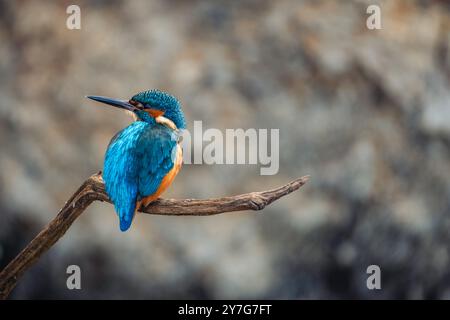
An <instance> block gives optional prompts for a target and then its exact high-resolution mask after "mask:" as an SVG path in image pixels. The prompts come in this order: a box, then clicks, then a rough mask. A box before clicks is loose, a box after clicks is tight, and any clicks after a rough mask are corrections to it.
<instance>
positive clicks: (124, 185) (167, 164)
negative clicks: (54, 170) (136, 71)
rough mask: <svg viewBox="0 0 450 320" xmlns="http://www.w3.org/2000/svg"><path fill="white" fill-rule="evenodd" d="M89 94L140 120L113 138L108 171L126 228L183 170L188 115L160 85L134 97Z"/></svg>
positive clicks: (123, 228) (110, 191) (105, 170)
mask: <svg viewBox="0 0 450 320" xmlns="http://www.w3.org/2000/svg"><path fill="white" fill-rule="evenodd" d="M86 97H87V98H89V99H91V100H94V101H97V102H101V103H103V104H107V105H110V106H113V107H117V108H120V109H123V110H126V111H127V112H128V113H131V115H132V116H133V119H134V121H133V122H132V123H131V124H130V125H129V126H127V127H126V128H124V129H122V130H121V131H119V132H118V133H117V134H116V135H115V136H114V137H113V138H112V139H111V142H110V143H109V145H108V147H107V149H106V153H105V158H104V164H103V173H102V177H103V180H104V183H105V190H106V193H107V194H108V196H109V198H110V199H111V201H112V202H113V204H114V208H115V211H116V213H117V215H118V217H119V226H120V230H121V231H123V232H124V231H127V230H128V229H129V228H130V226H131V224H132V221H133V219H134V216H135V214H136V211H137V210H139V208H141V206H147V205H148V204H150V203H152V202H153V201H155V200H156V199H158V197H159V196H160V195H161V194H162V193H163V192H164V191H166V190H167V188H168V187H169V186H170V185H171V184H172V182H173V181H174V179H175V177H176V176H177V174H178V172H179V171H180V169H181V166H182V162H183V160H182V159H183V149H182V147H181V140H182V135H181V131H182V130H183V129H185V128H186V121H185V116H184V113H183V110H182V106H181V104H180V102H179V101H178V99H177V98H175V97H174V96H172V95H170V94H168V93H166V92H164V91H161V90H157V89H152V90H147V91H143V92H139V93H137V94H135V95H134V96H132V97H131V99H129V100H119V99H113V98H108V97H103V96H91V95H90V96H86Z"/></svg>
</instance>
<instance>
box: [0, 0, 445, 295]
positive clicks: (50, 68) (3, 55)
mask: <svg viewBox="0 0 450 320" xmlns="http://www.w3.org/2000/svg"><path fill="white" fill-rule="evenodd" d="M70 4H78V5H79V6H80V7H81V23H82V24H81V27H82V28H81V30H68V29H67V28H66V18H67V16H68V15H67V14H66V7H67V6H68V5H70ZM370 4H379V5H380V6H381V9H382V27H383V29H382V30H368V29H367V28H366V19H367V17H368V15H367V14H366V8H367V6H368V5H370ZM0 17H1V24H0V26H1V27H0V43H1V45H0V97H1V99H0V145H1V154H0V266H1V267H3V266H4V265H6V263H7V262H8V261H10V260H11V259H12V258H13V257H14V256H15V255H16V254H17V253H18V252H19V251H20V250H21V249H22V248H23V247H24V246H25V245H26V243H28V241H30V240H31V239H32V238H33V237H34V236H35V235H36V234H37V232H39V231H40V230H41V229H42V228H43V227H44V225H45V224H46V223H48V222H49V221H50V220H51V219H52V218H53V217H54V216H55V215H56V213H57V212H58V210H59V208H61V207H62V206H63V204H64V203H65V201H66V200H67V199H68V198H69V197H70V195H71V194H72V192H74V191H75V190H76V188H77V187H78V186H79V185H80V184H81V183H82V182H83V181H84V180H85V179H86V178H87V177H88V176H90V175H91V174H93V173H95V172H97V171H98V170H100V169H101V167H102V162H103V154H104V151H105V149H106V146H107V144H108V142H109V139H110V138H111V137H112V136H113V135H114V134H115V133H116V132H117V131H118V130H120V129H121V128H123V127H124V126H126V125H127V124H128V123H129V122H130V119H129V118H128V117H127V116H126V115H124V114H122V113H120V112H118V111H117V110H113V109H112V108H106V107H102V106H99V105H96V104H94V103H92V102H89V101H87V100H86V99H85V98H84V96H85V95H87V94H97V95H106V96H112V97H118V98H129V97H131V95H133V94H134V93H136V92H139V91H141V90H145V89H150V88H159V89H162V90H166V91H168V92H170V93H172V94H174V95H175V96H177V97H178V98H179V99H180V100H181V102H182V104H183V107H184V111H185V113H186V116H187V121H188V123H189V127H191V126H192V123H193V121H194V120H202V121H203V123H204V127H207V128H208V127H209V128H220V129H224V128H280V172H279V174H278V175H275V176H260V175H259V167H258V166H244V165H240V166H230V165H216V166H208V165H186V166H185V167H184V168H183V170H182V171H181V173H180V175H179V176H178V178H177V180H176V181H175V184H174V185H173V187H172V188H171V189H170V190H169V191H168V192H167V194H166V195H165V196H166V197H176V198H184V197H195V198H206V197H214V196H223V195H231V194H236V193H241V192H247V191H252V190H261V189H266V188H270V187H274V186H277V185H279V184H283V183H285V182H288V181H289V180H291V179H293V178H295V177H299V176H301V175H306V174H310V175H311V176H312V178H311V181H310V182H309V183H308V185H307V186H305V187H304V189H302V190H300V191H299V192H297V193H294V194H292V195H290V196H288V197H286V198H283V199H282V200H280V201H279V202H277V203H274V204H273V205H272V206H270V207H268V208H267V209H265V210H264V211H263V213H261V214H259V213H250V214H247V213H245V214H239V213H236V214H227V215H222V216H214V217H190V218H188V217H186V218H183V217H161V216H148V215H138V216H137V218H136V220H135V222H134V225H133V227H132V228H131V230H130V231H129V232H127V233H121V232H120V231H119V229H118V222H117V218H116V215H115V214H114V210H113V207H112V206H111V205H109V204H104V203H96V204H94V205H92V206H91V207H90V208H88V210H87V211H86V212H85V213H84V214H83V215H82V216H81V217H80V218H79V219H78V220H77V221H76V222H75V224H74V225H73V227H72V228H71V229H70V230H69V231H68V233H67V234H66V235H65V236H64V237H63V238H62V239H61V240H60V241H59V242H58V243H57V244H56V245H55V246H54V247H53V248H52V249H51V250H50V251H49V252H48V253H47V254H46V255H45V256H44V257H43V258H42V259H41V260H40V261H39V262H38V263H37V264H36V265H35V266H34V267H33V268H32V269H31V270H30V271H29V272H28V273H27V274H26V275H25V276H24V278H23V279H22V280H21V281H20V282H19V285H18V286H17V288H16V289H15V291H14V292H13V294H12V296H11V298H16V299H17V298H58V299H61V298H64V299H65V298H67V299H79V298H106V299H109V298H137V299H143V298H163V299H165V298H255V299H257V298H276V299H278V298H283V299H285V298H301V299H304V298H370V299H376V298H413V299H420V298H439V299H449V298H450V251H449V250H450V170H449V169H450V90H449V88H450V86H449V84H450V6H449V2H448V1H412V0H403V1H402V0H399V1H375V0H373V1H338V0H335V1H331V0H330V1H317V0H315V1H312V0H311V1H300V0H298V1H287V0H280V1H256V0H255V1H206V0H205V1H200V0H199V1H162V0H160V1H143V0H142V1H137V0H134V1H100V0H99V1H89V2H88V1H0ZM70 264H77V265H79V266H80V267H81V271H82V290H79V291H76V290H73V291H70V290H68V289H67V288H66V277H67V275H66V273H65V272H66V268H67V266H68V265H70ZM371 264H377V265H379V266H380V268H381V272H382V290H379V291H370V290H368V289H367V288H366V279H367V274H366V268H367V266H368V265H371Z"/></svg>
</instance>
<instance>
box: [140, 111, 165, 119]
mask: <svg viewBox="0 0 450 320" xmlns="http://www.w3.org/2000/svg"><path fill="white" fill-rule="evenodd" d="M144 111H145V112H147V113H148V114H150V115H151V116H152V117H153V118H156V117H159V116H162V115H163V114H164V112H163V111H161V110H156V109H145V110H144Z"/></svg>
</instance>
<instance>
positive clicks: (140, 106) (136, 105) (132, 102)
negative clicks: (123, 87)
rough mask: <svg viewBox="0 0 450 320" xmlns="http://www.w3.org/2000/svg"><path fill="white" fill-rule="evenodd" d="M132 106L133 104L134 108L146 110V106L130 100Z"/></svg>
mask: <svg viewBox="0 0 450 320" xmlns="http://www.w3.org/2000/svg"><path fill="white" fill-rule="evenodd" d="M128 102H129V103H130V104H132V105H133V106H135V107H136V108H139V109H141V110H144V106H143V104H142V103H140V102H138V101H136V100H130V101H128Z"/></svg>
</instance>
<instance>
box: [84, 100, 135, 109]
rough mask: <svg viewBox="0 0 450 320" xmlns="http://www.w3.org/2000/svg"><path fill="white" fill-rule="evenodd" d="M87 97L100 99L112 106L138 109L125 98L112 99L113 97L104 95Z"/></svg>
mask: <svg viewBox="0 0 450 320" xmlns="http://www.w3.org/2000/svg"><path fill="white" fill-rule="evenodd" d="M86 98H89V99H92V100H94V101H98V102H101V103H106V104H109V105H110V106H113V107H116V108H121V109H125V110H128V111H132V112H134V111H136V110H138V108H136V107H135V106H133V105H132V104H130V103H129V102H128V101H125V100H118V99H112V98H108V97H102V96H86Z"/></svg>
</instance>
